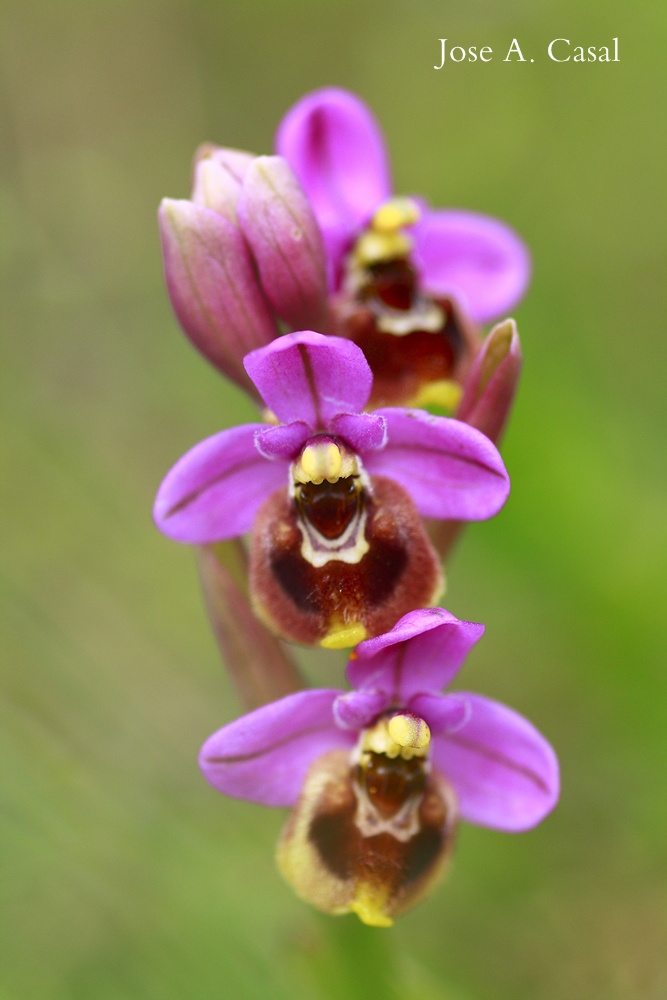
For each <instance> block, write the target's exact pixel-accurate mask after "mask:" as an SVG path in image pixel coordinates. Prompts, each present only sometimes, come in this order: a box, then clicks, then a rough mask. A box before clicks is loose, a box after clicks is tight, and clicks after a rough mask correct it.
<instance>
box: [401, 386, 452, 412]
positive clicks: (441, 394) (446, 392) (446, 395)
mask: <svg viewBox="0 0 667 1000" xmlns="http://www.w3.org/2000/svg"><path fill="white" fill-rule="evenodd" d="M462 395H463V389H462V388H461V386H460V385H459V384H458V382H454V381H453V380H452V379H448V378H442V379H436V380H435V381H433V382H427V383H426V384H425V385H423V386H421V388H420V389H419V391H418V392H417V395H416V396H415V397H414V399H412V400H410V406H416V407H418V408H419V409H426V407H428V406H439V407H441V408H442V409H443V410H446V411H447V412H448V413H453V412H454V411H455V410H456V407H457V406H458V405H459V403H460V402H461V396H462Z"/></svg>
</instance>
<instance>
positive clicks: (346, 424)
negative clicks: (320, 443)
mask: <svg viewBox="0 0 667 1000" xmlns="http://www.w3.org/2000/svg"><path fill="white" fill-rule="evenodd" d="M329 429H330V430H331V433H332V434H335V435H337V437H340V438H342V439H343V440H344V441H345V442H346V443H347V444H348V445H349V446H350V448H351V449H352V451H356V452H357V454H361V455H363V454H364V452H366V451H377V449H378V448H384V446H385V444H386V443H387V422H386V420H385V419H384V417H379V416H378V415H377V414H376V413H339V414H338V416H337V417H334V418H333V420H332V421H331V423H330V424H329Z"/></svg>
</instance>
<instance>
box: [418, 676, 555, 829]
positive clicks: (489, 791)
mask: <svg viewBox="0 0 667 1000" xmlns="http://www.w3.org/2000/svg"><path fill="white" fill-rule="evenodd" d="M459 697H461V698H465V699H466V701H467V702H468V703H469V705H470V710H471V711H470V717H469V719H468V720H467V722H465V724H464V725H463V726H461V728H460V729H457V730H456V731H455V732H453V733H442V734H441V735H439V736H438V737H437V738H436V739H434V741H433V763H434V766H435V767H437V768H438V770H439V771H441V773H442V774H443V775H444V777H445V778H446V779H447V780H448V781H449V782H450V783H451V784H452V785H453V787H454V790H455V792H456V794H457V797H458V800H459V808H460V811H461V818H462V819H466V820H468V821H469V822H471V823H479V824H481V825H482V826H491V827H494V828H495V829H497V830H508V831H519V830H527V829H529V828H530V827H532V826H535V825H536V824H537V823H539V822H540V820H542V819H544V817H545V816H546V815H547V813H549V812H550V811H551V810H552V809H553V807H554V806H555V804H556V802H557V801H558V795H559V788H560V784H559V774H558V760H557V758H556V755H555V753H554V751H553V749H552V747H551V745H550V744H549V743H548V742H547V741H546V740H545V739H544V737H543V736H542V735H541V734H540V733H539V732H538V731H537V729H535V727H534V726H533V725H531V723H530V722H528V720H527V719H524V718H523V716H521V715H519V714H518V713H517V712H514V711H513V710H512V709H511V708H507V707H506V706H505V705H501V704H499V703H498V702H495V701H491V700H490V699H488V698H483V697H481V696H480V695H475V694H467V693H466V694H461V695H460V696H459Z"/></svg>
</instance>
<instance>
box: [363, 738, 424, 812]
mask: <svg viewBox="0 0 667 1000" xmlns="http://www.w3.org/2000/svg"><path fill="white" fill-rule="evenodd" d="M356 777H357V781H358V782H359V783H360V784H361V786H362V788H363V789H364V790H365V792H366V794H367V795H368V798H369V799H370V801H371V802H372V803H373V805H374V806H375V808H376V809H377V811H378V812H379V813H380V814H381V815H382V816H384V817H387V818H388V817H390V816H393V815H394V814H395V813H397V812H398V810H399V809H400V808H401V807H402V806H403V805H405V803H406V802H407V801H408V799H411V798H413V797H414V796H416V795H418V794H420V793H421V792H423V790H424V784H425V781H426V771H425V765H424V760H423V758H420V757H413V758H411V759H410V760H405V759H404V758H402V757H387V756H386V755H385V754H381V753H369V754H368V755H365V758H364V760H363V761H362V763H361V764H359V765H358V766H357V774H356Z"/></svg>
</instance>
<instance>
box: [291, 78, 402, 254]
mask: <svg viewBox="0 0 667 1000" xmlns="http://www.w3.org/2000/svg"><path fill="white" fill-rule="evenodd" d="M276 148H277V151H278V153H279V154H280V155H281V156H284V157H285V159H286V160H288V161H289V162H290V163H291V165H292V167H293V169H294V172H295V173H296V175H297V177H298V178H299V180H300V181H301V184H302V186H303V188H304V190H305V192H306V194H307V195H308V197H309V199H310V202H311V204H312V206H313V208H314V210H315V215H316V216H317V220H318V222H319V224H320V227H321V228H322V230H323V232H324V236H325V240H326V241H327V244H328V249H329V250H330V252H331V251H333V252H334V253H336V255H337V257H338V255H339V254H340V253H341V252H342V250H343V249H344V245H345V243H346V242H349V240H350V239H351V238H352V237H353V236H354V235H355V234H356V233H357V232H358V231H359V229H360V228H361V227H362V226H363V225H364V224H365V223H366V222H367V220H368V218H369V217H370V215H371V214H372V213H373V212H374V211H375V209H376V208H377V207H378V205H380V204H381V202H383V201H385V200H386V199H387V198H388V197H389V196H390V194H391V183H390V178H389V164H388V160H387V154H386V150H385V146H384V140H383V138H382V132H381V130H380V127H379V125H378V123H377V121H376V120H375V118H374V117H373V115H372V113H371V111H370V110H369V108H368V107H367V106H366V105H365V104H364V103H363V101H361V100H360V99H359V98H358V97H356V96H355V95H354V94H351V93H349V92H348V91H346V90H339V89H337V88H334V87H329V88H325V89H323V90H316V91H315V92H314V93H312V94H307V95H306V96H305V97H303V98H302V99H301V100H300V101H299V102H298V103H297V104H295V105H294V107H293V108H291V110H290V111H288V112H287V114H286V115H285V117H284V118H283V120H282V123H281V125H280V128H279V130H278V135H277V139H276ZM336 263H337V261H336Z"/></svg>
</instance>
